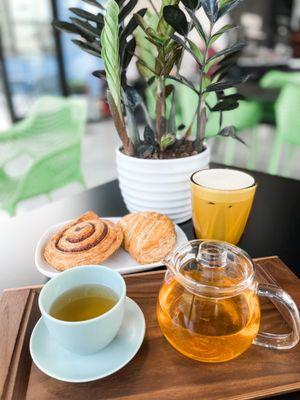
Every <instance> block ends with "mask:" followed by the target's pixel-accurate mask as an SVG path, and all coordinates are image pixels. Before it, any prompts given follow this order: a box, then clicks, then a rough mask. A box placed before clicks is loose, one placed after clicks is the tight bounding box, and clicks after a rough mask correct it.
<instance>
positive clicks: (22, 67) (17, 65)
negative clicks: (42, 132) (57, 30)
mask: <svg viewBox="0 0 300 400" xmlns="http://www.w3.org/2000/svg"><path fill="white" fill-rule="evenodd" d="M0 4H1V9H0V26H1V32H2V43H3V49H2V52H3V56H4V60H5V64H6V70H7V79H8V84H9V88H10V92H11V96H12V103H13V107H14V111H15V115H16V117H17V118H21V117H23V116H24V115H25V114H26V112H27V110H28V108H29V107H30V105H31V104H32V101H34V100H35V99H36V98H37V97H39V96H40V95H45V94H59V93H60V92H61V90H60V84H59V74H58V65H57V59H56V53H55V42H54V37H53V30H52V26H51V21H52V18H53V17H52V10H51V3H50V1H47V0H2V1H1V2H0Z"/></svg>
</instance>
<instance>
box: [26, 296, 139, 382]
mask: <svg viewBox="0 0 300 400" xmlns="http://www.w3.org/2000/svg"><path fill="white" fill-rule="evenodd" d="M144 336H145V319H144V315H143V313H142V311H141V309H140V307H139V306H138V305H137V304H136V303H135V302H134V301H133V300H131V299H130V298H129V297H127V298H126V308H125V316H124V321H123V323H122V325H121V328H120V331H119V333H118V335H117V336H116V337H115V339H114V340H113V341H112V342H111V343H110V344H109V345H108V346H107V347H105V349H103V350H100V351H98V352H97V353H94V354H91V355H87V356H80V355H77V354H75V353H71V352H69V351H68V350H65V349H64V348H62V347H61V346H59V344H57V342H56V341H55V340H54V339H53V338H52V336H51V335H50V334H49V332H48V330H47V328H46V325H45V323H44V321H43V319H42V318H40V320H39V321H38V322H37V324H36V326H35V328H34V330H33V332H32V335H31V338H30V354H31V357H32V359H33V361H34V363H35V365H36V366H37V367H38V368H39V369H40V370H41V371H43V372H44V373H45V374H47V375H49V376H51V377H52V378H56V379H59V380H61V381H65V382H89V381H94V380H96V379H100V378H104V377H105V376H108V375H111V374H113V373H114V372H116V371H118V370H119V369H121V368H123V367H124V365H126V364H127V363H128V362H129V361H130V360H131V359H132V358H133V357H134V356H135V354H136V353H137V352H138V350H139V348H140V347H141V344H142V342H143V339H144Z"/></svg>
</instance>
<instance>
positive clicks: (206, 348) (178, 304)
mask: <svg viewBox="0 0 300 400" xmlns="http://www.w3.org/2000/svg"><path fill="white" fill-rule="evenodd" d="M166 262H167V266H168V271H167V273H166V276H165V281H164V283H163V285H162V288H161V290H160V293H159V298H158V302H157V318H158V322H159V325H160V328H161V330H162V332H163V334H164V335H165V337H166V338H167V340H168V341H169V342H170V344H171V345H172V346H173V347H175V348H176V349H177V350H178V351H180V352H181V353H183V354H185V355H186V356H188V357H190V358H193V359H196V360H199V361H205V362H223V361H227V360H230V359H232V358H235V357H237V356H239V355H240V354H242V353H243V352H244V351H245V350H246V349H247V348H248V347H249V346H250V345H251V344H252V343H253V341H256V344H261V345H263V346H266V347H274V348H284V346H286V345H289V346H290V347H293V346H294V345H295V344H296V343H297V341H298V340H299V325H297V324H299V314H298V310H297V307H296V305H295V303H294V302H293V300H292V299H291V298H290V297H289V296H288V295H287V293H285V295H286V296H288V298H289V300H290V302H291V304H293V307H294V309H293V313H292V314H293V315H292V320H293V322H294V330H293V332H292V333H290V334H289V335H288V337H287V338H286V341H285V343H279V342H280V341H279V340H278V338H277V339H275V337H274V335H269V334H266V333H264V334H263V337H261V335H260V334H258V331H259V324H260V306H259V300H258V296H257V294H260V295H264V296H269V297H272V296H273V297H274V298H275V297H276V296H277V300H278V294H279V292H280V289H278V288H275V287H272V288H270V287H267V288H266V287H262V286H261V285H258V283H257V282H256V281H255V279H254V270H253V264H252V260H251V259H250V257H249V256H248V255H247V254H246V253H245V252H243V251H242V250H240V249H238V248H237V247H235V246H233V245H229V244H227V243H225V242H218V241H199V240H195V241H192V242H189V243H188V244H186V245H184V246H182V247H181V248H179V249H177V250H176V251H175V253H174V254H173V255H172V256H170V257H168V259H167V260H166ZM270 290H271V291H270ZM281 292H283V291H281ZM270 293H272V296H271V294H270ZM283 293H284V292H283ZM280 294H282V293H280ZM279 297H280V296H279ZM278 301H279V302H282V304H285V301H284V300H282V301H281V300H278ZM289 306H290V304H289ZM275 336H276V335H275ZM285 348H286V347H285Z"/></svg>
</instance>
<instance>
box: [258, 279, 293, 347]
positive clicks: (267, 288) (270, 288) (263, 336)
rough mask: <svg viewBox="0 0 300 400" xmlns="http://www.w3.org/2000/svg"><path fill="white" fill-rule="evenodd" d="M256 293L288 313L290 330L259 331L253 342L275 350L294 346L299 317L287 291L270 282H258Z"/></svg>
mask: <svg viewBox="0 0 300 400" xmlns="http://www.w3.org/2000/svg"><path fill="white" fill-rule="evenodd" d="M257 294H258V296H262V297H267V298H269V299H270V300H271V301H272V302H276V303H278V309H279V310H280V311H283V312H284V313H285V314H287V315H288V317H289V318H288V319H289V320H290V326H291V328H292V330H291V332H289V333H286V334H274V333H267V332H259V333H258V335H257V336H256V338H255V339H254V341H253V343H254V344H256V345H259V346H263V347H267V348H270V349H277V350H286V349H291V348H292V347H294V346H296V344H297V343H298V342H299V336H300V318H299V311H298V308H297V305H296V303H295V302H294V300H293V299H292V298H291V296H290V295H289V294H288V293H287V292H285V291H284V290H282V289H280V288H278V287H277V286H275V285H271V284H259V285H258V287H257Z"/></svg>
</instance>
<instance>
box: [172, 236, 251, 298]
mask: <svg viewBox="0 0 300 400" xmlns="http://www.w3.org/2000/svg"><path fill="white" fill-rule="evenodd" d="M166 264H167V266H168V268H169V269H170V270H171V272H172V273H173V274H174V276H175V278H176V279H177V280H178V281H179V282H180V283H181V284H182V285H183V286H185V287H186V289H187V290H189V291H191V292H193V293H194V294H197V295H204V296H210V297H231V296H233V295H236V294H237V293H238V292H241V291H243V290H244V289H245V288H246V287H248V286H249V284H250V283H251V282H252V281H253V275H254V269H253V262H252V260H251V258H250V256H249V255H248V254H247V253H246V252H244V251H243V250H241V249H240V248H238V247H236V246H234V245H231V244H229V243H226V242H221V241H217V240H192V241H190V242H188V243H186V244H185V245H183V246H181V247H179V248H177V249H176V250H175V252H174V253H173V254H172V255H171V256H169V257H168V259H167V260H166Z"/></svg>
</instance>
